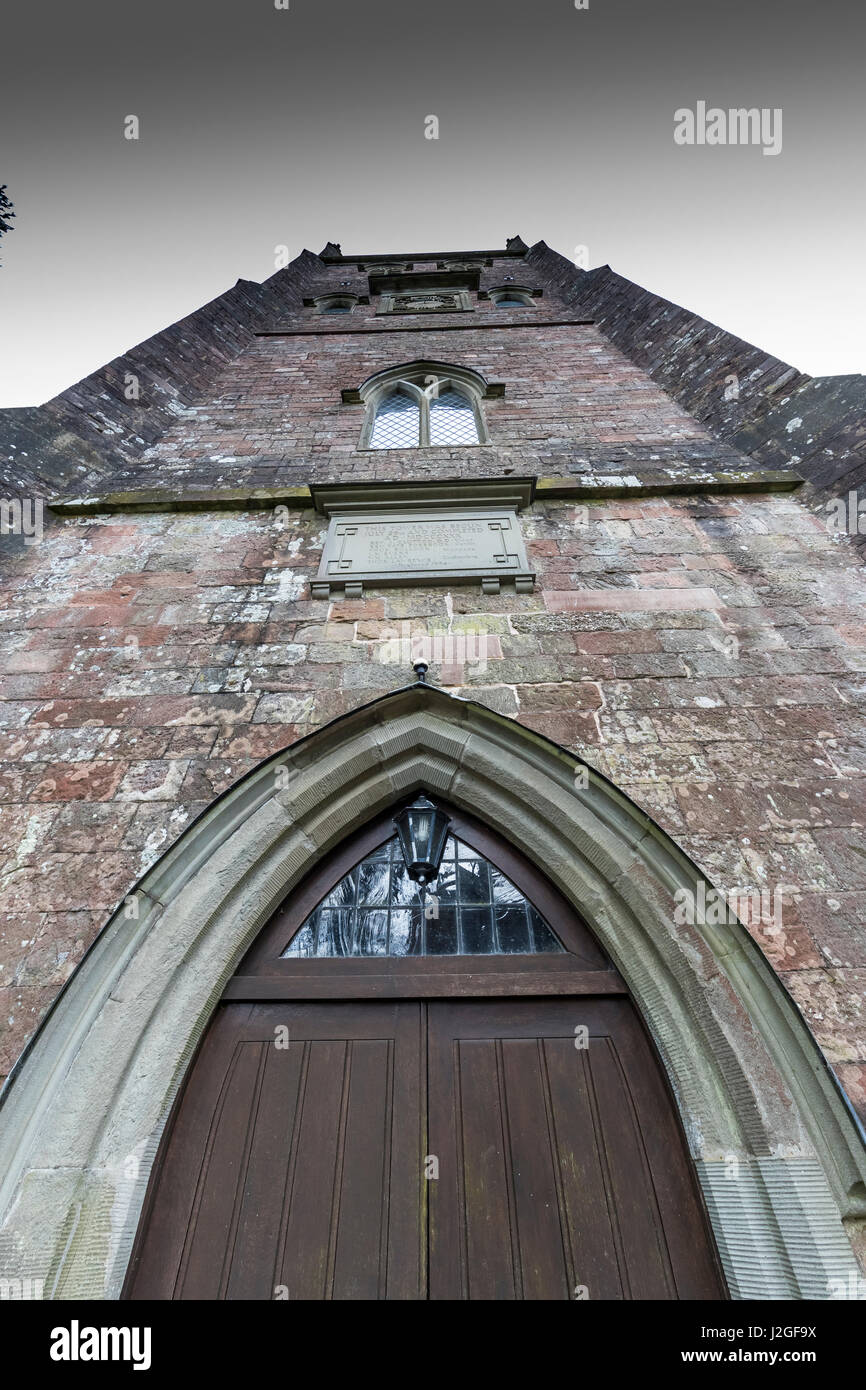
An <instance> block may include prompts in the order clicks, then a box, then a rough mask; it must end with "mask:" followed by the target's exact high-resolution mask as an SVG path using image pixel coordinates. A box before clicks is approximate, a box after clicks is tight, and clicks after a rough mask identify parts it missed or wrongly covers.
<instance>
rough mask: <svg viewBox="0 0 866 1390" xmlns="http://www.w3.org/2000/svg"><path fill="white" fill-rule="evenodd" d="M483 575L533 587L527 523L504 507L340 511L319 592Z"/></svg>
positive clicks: (494, 587)
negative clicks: (524, 530)
mask: <svg viewBox="0 0 866 1390" xmlns="http://www.w3.org/2000/svg"><path fill="white" fill-rule="evenodd" d="M473 580H474V581H475V582H476V583H480V584H481V586H482V588H483V589H484V591H485V592H486V593H498V591H499V586H500V583H501V582H502V581H503V580H507V581H510V582H512V583H513V584H514V586H515V588H516V589H517V590H518V591H519V592H525V593H528V592H529V591H530V590H531V589H532V587H533V584H534V582H535V575H534V574H533V572H532V571H531V570H530V569H529V568H528V565H527V562H526V551H525V548H524V545H523V538H522V536H521V534H520V524H519V522H518V520H517V516H516V514H515V512H514V511H513V510H512V509H510V508H504V507H484V506H480V507H459V508H458V507H455V508H448V509H445V508H443V509H439V510H436V511H420V510H413V511H390V510H387V509H383V510H382V511H379V512H351V513H343V514H342V515H341V514H340V513H336V514H332V516H331V520H330V524H329V526H328V536H327V539H326V541H325V550H324V553H323V555H322V562H321V564H320V566H319V573H318V574H317V576H316V578H315V579H314V580H313V583H312V592H313V597H314V598H327V597H329V596H330V594H331V593H332V591H334V590H335V589H344V590H345V593H346V596H347V597H349V598H355V597H358V598H359V597H360V596H361V594H362V592H363V586H364V584H370V585H373V586H376V587H378V586H380V585H384V584H448V583H461V582H462V583H467V582H471V581H473Z"/></svg>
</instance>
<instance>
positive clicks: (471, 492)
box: [310, 477, 535, 516]
mask: <svg viewBox="0 0 866 1390" xmlns="http://www.w3.org/2000/svg"><path fill="white" fill-rule="evenodd" d="M310 496H311V497H312V501H313V506H314V507H315V509H316V511H317V512H321V513H322V514H323V515H324V516H339V515H352V514H354V513H356V512H370V511H376V512H398V511H414V510H424V509H426V508H429V507H435V508H437V509H442V508H457V507H462V508H465V507H482V506H483V507H491V506H493V507H505V508H508V509H511V510H513V511H516V512H519V511H522V510H523V508H524V507H528V506H530V504H531V503H532V501H533V499H534V496H535V478H531V477H527V478H446V479H435V480H430V481H425V482H400V483H377V482H372V483H321V484H318V483H311V484H310Z"/></svg>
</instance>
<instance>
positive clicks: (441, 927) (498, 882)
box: [283, 835, 563, 959]
mask: <svg viewBox="0 0 866 1390" xmlns="http://www.w3.org/2000/svg"><path fill="white" fill-rule="evenodd" d="M562 950H563V947H562V945H561V944H560V942H559V940H558V939H557V937H556V936H554V934H553V931H552V929H551V927H549V926H548V924H547V922H545V920H544V918H543V917H542V915H541V913H540V912H539V911H538V909H537V908H535V907H533V905H532V903H530V902H529V900H528V899H527V898H526V897H524V895H523V893H521V891H520V889H519V888H516V887H515V885H514V884H513V883H512V882H511V880H510V879H509V878H506V876H505V874H504V873H502V871H501V870H500V869H497V868H496V866H495V865H494V864H491V863H490V862H489V860H487V859H485V858H484V856H483V855H482V854H480V853H479V852H478V851H477V850H475V849H472V848H470V846H469V845H467V844H464V843H463V841H462V840H459V839H457V837H456V836H455V835H449V837H448V839H447V841H446V843H445V851H444V854H443V856H442V863H441V865H440V867H439V875H438V878H436V879H434V881H433V883H432V884H431V886H430V888H429V889H428V890H426V891H425V890H424V889H423V888H421V887H420V885H419V884H417V883H415V882H414V881H413V880H412V879H411V878H410V877H409V875H408V873H407V871H406V866H405V864H404V862H403V855H402V853H401V850H400V842H399V840H398V838H397V836H396V835H394V836H392V837H391V839H389V840H386V841H385V843H384V844H382V845H379V847H378V848H377V849H375V850H374V851H373V853H372V854H368V855H367V857H366V859H362V860H361V862H360V863H359V864H356V865H355V867H354V868H353V869H350V870H349V872H348V873H347V874H346V875H345V876H344V877H343V878H341V879H340V882H339V883H338V884H337V885H336V887H334V888H332V889H331V892H330V893H328V895H327V897H325V898H323V899H322V901H321V902H320V903H319V905H318V907H316V908H314V910H313V911H312V912H311V913H310V915H309V917H308V918H307V920H306V921H305V922H304V923H303V924H302V926H301V927H300V928H299V930H298V932H297V934H296V935H295V936H294V937H293V938H292V940H291V941H290V942H289V945H288V946H287V947H286V949H285V950H284V951H283V956H284V957H286V958H288V959H292V958H296V957H298V956H464V955H472V956H481V955H538V954H541V953H549V952H555V951H562Z"/></svg>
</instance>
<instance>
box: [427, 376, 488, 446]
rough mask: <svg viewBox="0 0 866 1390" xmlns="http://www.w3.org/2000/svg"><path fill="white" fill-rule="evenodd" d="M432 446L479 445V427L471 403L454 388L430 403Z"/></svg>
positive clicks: (442, 393)
mask: <svg viewBox="0 0 866 1390" xmlns="http://www.w3.org/2000/svg"><path fill="white" fill-rule="evenodd" d="M430 443H431V444H477V443H478V426H477V425H476V423H475V411H474V410H473V409H472V403H471V401H468V400H467V399H466V397H465V396H463V395H461V394H460V392H459V391H455V390H454V388H453V387H449V388H448V390H447V391H442V392H440V394H439V395H438V396H434V398H433V400H432V401H431V402H430Z"/></svg>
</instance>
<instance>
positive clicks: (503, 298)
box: [490, 285, 532, 309]
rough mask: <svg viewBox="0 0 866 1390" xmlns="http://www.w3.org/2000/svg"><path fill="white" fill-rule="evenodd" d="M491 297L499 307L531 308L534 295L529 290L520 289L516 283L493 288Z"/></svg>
mask: <svg viewBox="0 0 866 1390" xmlns="http://www.w3.org/2000/svg"><path fill="white" fill-rule="evenodd" d="M490 298H491V299H492V300H493V303H494V304H495V305H496V307H497V309H531V308H532V295H531V293H530V292H529V290H524V289H518V288H517V286H516V285H514V286H512V285H509V286H507V288H503V289H499V290H491V291H490Z"/></svg>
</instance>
